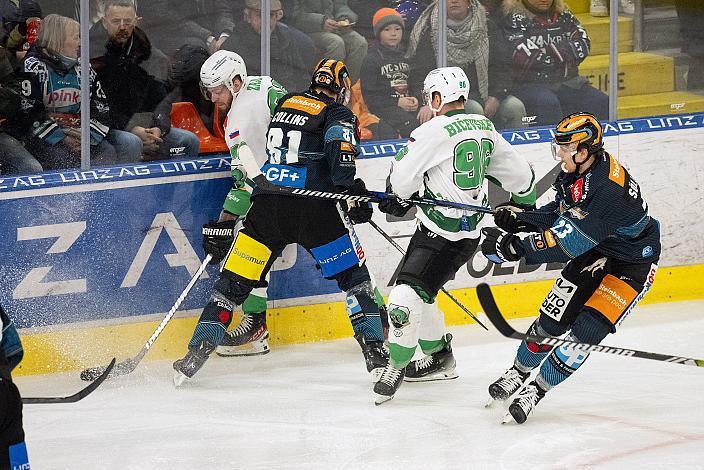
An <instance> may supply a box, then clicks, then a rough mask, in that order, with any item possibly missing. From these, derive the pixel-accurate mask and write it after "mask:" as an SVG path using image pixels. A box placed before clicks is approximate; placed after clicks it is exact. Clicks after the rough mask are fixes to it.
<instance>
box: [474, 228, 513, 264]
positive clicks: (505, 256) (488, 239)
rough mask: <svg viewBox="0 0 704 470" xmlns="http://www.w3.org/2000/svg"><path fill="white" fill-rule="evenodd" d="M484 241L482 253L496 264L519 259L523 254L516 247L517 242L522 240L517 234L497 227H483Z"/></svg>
mask: <svg viewBox="0 0 704 470" xmlns="http://www.w3.org/2000/svg"><path fill="white" fill-rule="evenodd" d="M482 234H484V241H482V254H483V255H484V256H486V258H487V259H488V260H489V261H491V262H493V263H496V264H501V263H504V262H506V261H518V260H519V259H521V255H519V254H518V250H517V249H516V246H517V242H518V241H519V240H520V239H519V238H518V237H517V236H515V235H512V234H510V233H506V232H504V231H503V230H501V229H498V228H496V227H486V228H483V229H482Z"/></svg>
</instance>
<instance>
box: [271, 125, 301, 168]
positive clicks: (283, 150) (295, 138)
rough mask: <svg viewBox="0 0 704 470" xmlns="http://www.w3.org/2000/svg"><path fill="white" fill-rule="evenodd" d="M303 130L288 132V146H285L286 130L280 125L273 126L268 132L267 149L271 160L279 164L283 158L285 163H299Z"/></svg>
mask: <svg viewBox="0 0 704 470" xmlns="http://www.w3.org/2000/svg"><path fill="white" fill-rule="evenodd" d="M301 137H302V134H301V131H297V130H291V131H288V132H287V133H286V140H287V141H288V142H287V143H286V146H285V147H284V145H283V143H284V131H283V130H282V129H279V128H278V127H272V128H271V129H269V132H268V133H267V134H266V151H267V153H268V154H269V162H270V163H275V164H279V163H281V160H282V158H283V163H298V147H300V145H301Z"/></svg>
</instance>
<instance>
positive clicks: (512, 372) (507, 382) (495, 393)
mask: <svg viewBox="0 0 704 470" xmlns="http://www.w3.org/2000/svg"><path fill="white" fill-rule="evenodd" d="M528 377H530V372H521V371H519V370H518V369H516V367H515V366H514V367H511V368H510V369H509V370H507V371H506V372H504V373H503V375H502V376H501V377H499V379H498V380H497V381H496V382H494V383H493V384H491V385H489V396H490V398H489V402H488V403H487V404H486V406H491V404H492V403H494V400H501V401H505V400H508V398H509V397H510V396H511V395H513V394H514V393H516V392H517V391H518V389H520V388H521V387H522V386H523V383H524V382H525V381H526V380H528Z"/></svg>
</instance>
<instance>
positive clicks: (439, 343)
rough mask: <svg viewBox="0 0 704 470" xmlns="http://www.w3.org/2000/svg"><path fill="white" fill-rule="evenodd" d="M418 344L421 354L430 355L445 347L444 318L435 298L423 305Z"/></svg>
mask: <svg viewBox="0 0 704 470" xmlns="http://www.w3.org/2000/svg"><path fill="white" fill-rule="evenodd" d="M419 336H420V339H418V344H419V345H420V349H421V350H422V351H423V354H425V355H426V356H430V355H431V354H433V353H434V352H437V351H440V350H441V349H442V348H444V347H445V343H446V341H445V318H444V317H443V315H442V312H440V309H439V308H438V303H437V300H436V301H434V302H433V303H426V304H425V305H424V306H423V314H422V317H421V321H420V334H419Z"/></svg>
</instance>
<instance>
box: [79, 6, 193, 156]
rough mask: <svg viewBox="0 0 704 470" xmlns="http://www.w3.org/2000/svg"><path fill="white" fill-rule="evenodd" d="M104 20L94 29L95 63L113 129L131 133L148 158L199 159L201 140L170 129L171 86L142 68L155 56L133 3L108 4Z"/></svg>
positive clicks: (136, 146) (137, 150) (136, 147)
mask: <svg viewBox="0 0 704 470" xmlns="http://www.w3.org/2000/svg"><path fill="white" fill-rule="evenodd" d="M104 6H105V16H104V17H103V18H102V20H101V21H100V22H99V23H96V24H94V25H93V27H92V28H91V30H90V44H91V54H90V55H91V65H92V66H93V68H94V69H95V71H96V73H97V74H98V79H99V80H100V83H102V84H103V90H104V91H105V94H106V96H107V100H108V103H109V105H110V123H111V127H113V128H115V129H121V130H124V131H128V132H130V133H132V134H134V136H136V137H138V138H136V139H132V141H131V145H132V148H131V149H130V150H129V151H130V152H131V153H136V154H139V155H143V159H144V160H158V159H167V158H195V157H197V156H198V150H199V147H200V141H199V140H198V137H197V136H196V135H195V134H194V133H192V132H190V131H187V130H184V129H177V128H173V129H172V128H171V102H170V101H169V100H168V99H167V93H166V86H165V84H164V83H163V82H161V81H159V80H157V79H156V78H154V77H153V76H152V75H150V74H149V73H147V71H146V70H144V68H143V64H145V63H146V62H147V61H148V59H149V58H150V57H151V55H152V46H151V42H150V41H149V38H148V37H147V35H146V34H145V32H144V31H143V30H142V29H141V28H140V27H139V26H137V23H138V21H139V19H140V18H139V17H138V16H137V12H136V10H135V8H134V4H133V3H132V0H105V2H104Z"/></svg>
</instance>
